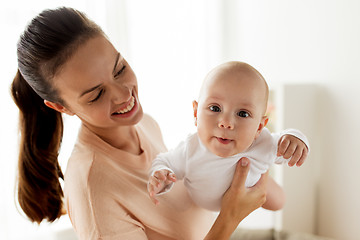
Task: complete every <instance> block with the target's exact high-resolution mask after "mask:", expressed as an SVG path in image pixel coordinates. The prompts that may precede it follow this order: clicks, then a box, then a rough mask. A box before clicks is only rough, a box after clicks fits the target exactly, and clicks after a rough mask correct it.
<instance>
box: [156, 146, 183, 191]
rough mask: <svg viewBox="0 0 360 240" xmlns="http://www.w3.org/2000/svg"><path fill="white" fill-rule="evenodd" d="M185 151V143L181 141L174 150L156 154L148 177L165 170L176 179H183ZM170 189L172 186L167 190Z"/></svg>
mask: <svg viewBox="0 0 360 240" xmlns="http://www.w3.org/2000/svg"><path fill="white" fill-rule="evenodd" d="M186 151H187V141H183V142H181V143H180V144H179V145H178V146H177V147H176V148H174V149H172V150H170V151H168V152H165V153H160V154H158V155H157V156H156V158H155V159H154V160H153V162H152V166H151V168H150V171H149V176H152V175H153V174H154V172H156V171H159V170H163V169H166V170H169V171H170V172H172V173H174V174H175V176H176V179H178V180H181V179H183V178H184V176H185V168H186V156H187V154H186ZM171 187H172V186H169V187H168V188H171Z"/></svg>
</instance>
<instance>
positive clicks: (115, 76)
mask: <svg viewBox="0 0 360 240" xmlns="http://www.w3.org/2000/svg"><path fill="white" fill-rule="evenodd" d="M125 68H126V66H125V65H124V66H123V67H122V68H121V69H120V71H118V72H117V73H116V74H115V75H114V78H117V77H118V76H119V75H120V74H121V73H122V72H123V71H124V70H125Z"/></svg>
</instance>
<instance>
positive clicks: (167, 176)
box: [148, 169, 176, 205]
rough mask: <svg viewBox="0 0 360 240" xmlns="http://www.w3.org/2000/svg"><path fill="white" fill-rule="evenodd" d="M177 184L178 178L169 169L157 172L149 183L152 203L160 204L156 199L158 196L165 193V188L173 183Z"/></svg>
mask: <svg viewBox="0 0 360 240" xmlns="http://www.w3.org/2000/svg"><path fill="white" fill-rule="evenodd" d="M174 182H176V176H175V174H174V173H173V172H171V171H169V170H167V169H161V170H157V171H155V172H154V173H153V174H152V175H151V176H150V178H149V181H148V192H149V196H150V199H151V201H153V203H154V204H156V205H157V204H159V200H157V199H156V197H155V196H156V194H159V193H161V192H163V191H164V188H165V187H166V186H168V185H169V184H171V183H174Z"/></svg>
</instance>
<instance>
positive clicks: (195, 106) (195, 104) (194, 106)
mask: <svg viewBox="0 0 360 240" xmlns="http://www.w3.org/2000/svg"><path fill="white" fill-rule="evenodd" d="M192 104H193V110H194V121H195V126H197V109H198V103H197V101H193V102H192Z"/></svg>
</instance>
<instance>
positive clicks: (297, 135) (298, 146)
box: [277, 129, 309, 167]
mask: <svg viewBox="0 0 360 240" xmlns="http://www.w3.org/2000/svg"><path fill="white" fill-rule="evenodd" d="M284 132H285V134H283V135H281V136H280V139H279V141H278V149H277V156H278V157H283V158H284V159H286V160H288V159H290V158H291V159H290V161H289V162H288V165H289V166H290V167H292V166H294V165H296V166H298V167H300V166H301V165H302V164H303V163H304V162H305V160H306V158H307V155H308V153H309V141H308V140H307V138H306V136H305V135H304V134H303V133H301V132H300V131H298V130H295V129H289V130H285V131H284Z"/></svg>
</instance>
